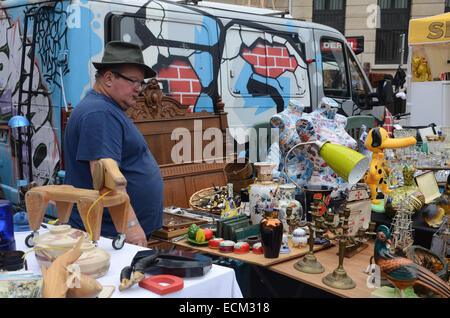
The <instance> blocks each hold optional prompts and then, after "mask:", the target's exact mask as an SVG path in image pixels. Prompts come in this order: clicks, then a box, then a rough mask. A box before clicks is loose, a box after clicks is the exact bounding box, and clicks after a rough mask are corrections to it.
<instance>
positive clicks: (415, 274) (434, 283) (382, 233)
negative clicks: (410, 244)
mask: <svg viewBox="0 0 450 318" xmlns="http://www.w3.org/2000/svg"><path fill="white" fill-rule="evenodd" d="M376 233H377V236H376V239H375V247H374V260H375V264H377V265H378V266H379V268H380V273H381V275H382V276H383V277H385V278H386V279H387V280H389V281H390V282H391V283H392V284H393V285H394V286H395V288H397V289H399V291H400V296H401V297H402V298H403V297H404V289H406V288H408V287H412V286H414V285H416V284H417V285H422V286H424V287H425V288H428V289H431V290H432V291H434V292H435V293H437V294H439V295H441V296H442V297H444V298H450V285H449V284H447V283H446V282H444V281H443V280H442V279H440V278H439V277H438V276H436V275H435V274H434V273H432V272H431V271H429V270H427V269H426V268H424V267H422V266H420V265H419V264H416V263H414V262H413V261H412V260H411V259H409V258H406V257H401V256H397V255H393V254H391V252H390V251H389V247H388V244H390V243H391V240H390V238H391V233H390V230H389V228H388V227H387V226H385V225H380V226H378V228H377V231H376Z"/></svg>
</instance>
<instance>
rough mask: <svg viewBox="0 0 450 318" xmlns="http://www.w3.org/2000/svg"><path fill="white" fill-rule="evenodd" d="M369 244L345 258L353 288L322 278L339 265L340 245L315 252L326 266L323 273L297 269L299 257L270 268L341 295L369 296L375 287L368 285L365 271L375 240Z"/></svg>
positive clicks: (345, 267) (346, 268)
mask: <svg viewBox="0 0 450 318" xmlns="http://www.w3.org/2000/svg"><path fill="white" fill-rule="evenodd" d="M368 245H369V246H368V247H367V248H366V249H364V250H362V251H361V252H360V253H358V254H356V255H354V256H353V257H351V258H344V264H343V265H344V269H345V270H346V272H347V275H348V276H350V278H351V279H352V280H353V281H354V282H355V283H356V287H355V288H353V289H337V288H333V287H329V286H327V285H325V284H324V283H323V282H322V278H323V277H325V276H326V275H328V274H330V273H332V272H333V271H334V270H335V269H336V268H337V266H338V261H339V260H338V255H337V252H338V250H339V248H338V246H333V247H332V248H329V249H325V250H323V251H318V252H315V253H314V255H315V256H316V257H317V260H318V261H319V262H320V264H322V266H323V267H324V268H325V271H324V272H323V273H321V274H307V273H304V272H300V271H299V270H297V269H295V267H294V264H295V263H297V262H298V261H299V259H293V260H290V261H286V262H282V263H278V264H274V265H271V266H269V267H268V269H270V270H272V271H274V272H277V273H279V274H283V275H285V276H288V277H290V278H293V279H295V280H298V281H300V282H303V283H306V284H308V285H311V286H313V287H316V288H320V289H322V290H325V291H326V292H329V293H332V294H335V295H337V296H339V297H343V298H369V297H370V296H371V293H372V292H373V291H375V289H373V288H369V287H368V283H367V282H368V280H369V278H370V276H369V275H368V274H366V273H364V272H363V271H365V270H366V269H367V268H368V266H369V264H370V257H371V256H372V255H373V247H374V243H373V241H370V242H368Z"/></svg>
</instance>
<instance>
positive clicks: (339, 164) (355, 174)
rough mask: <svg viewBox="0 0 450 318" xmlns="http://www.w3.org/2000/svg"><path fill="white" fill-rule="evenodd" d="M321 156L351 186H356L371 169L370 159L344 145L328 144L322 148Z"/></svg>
mask: <svg viewBox="0 0 450 318" xmlns="http://www.w3.org/2000/svg"><path fill="white" fill-rule="evenodd" d="M319 155H320V156H321V157H322V158H323V160H325V162H326V163H327V164H328V166H329V167H330V168H331V169H333V170H334V172H336V173H337V174H338V175H339V176H340V177H342V178H344V179H345V180H346V181H347V182H348V183H349V184H355V183H357V182H358V181H359V180H361V178H362V177H363V176H364V173H365V172H366V171H367V169H368V168H369V164H370V161H369V158H367V157H366V156H364V155H362V154H361V153H359V152H357V151H355V150H353V149H350V148H347V147H345V146H342V145H337V144H332V143H329V142H326V143H324V144H323V145H322V147H321V148H320V152H319Z"/></svg>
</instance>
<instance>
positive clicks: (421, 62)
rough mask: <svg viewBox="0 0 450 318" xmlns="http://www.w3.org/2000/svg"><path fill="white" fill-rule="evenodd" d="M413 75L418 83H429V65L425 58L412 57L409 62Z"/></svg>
mask: <svg viewBox="0 0 450 318" xmlns="http://www.w3.org/2000/svg"><path fill="white" fill-rule="evenodd" d="M411 65H412V67H413V74H414V77H416V78H417V79H418V80H419V81H420V82H425V81H431V70H430V65H428V61H427V59H426V58H425V57H420V56H417V55H416V56H414V57H413V58H412V61H411Z"/></svg>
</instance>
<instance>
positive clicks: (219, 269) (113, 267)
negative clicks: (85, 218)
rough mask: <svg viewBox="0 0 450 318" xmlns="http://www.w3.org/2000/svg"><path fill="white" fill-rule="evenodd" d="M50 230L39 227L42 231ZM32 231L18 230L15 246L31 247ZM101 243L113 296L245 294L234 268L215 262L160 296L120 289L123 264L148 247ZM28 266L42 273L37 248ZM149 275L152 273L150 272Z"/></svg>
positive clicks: (104, 278)
mask: <svg viewBox="0 0 450 318" xmlns="http://www.w3.org/2000/svg"><path fill="white" fill-rule="evenodd" d="M46 231H47V230H44V229H42V228H41V229H40V231H39V232H40V233H39V234H40V235H42V234H44V233H45V232H46ZM28 234H30V232H15V233H14V236H15V240H16V249H17V250H20V251H24V252H27V251H30V250H31V248H28V247H27V246H26V245H25V238H26V236H27V235H28ZM98 247H99V248H102V249H104V250H106V251H107V252H108V253H109V254H110V255H111V260H110V268H109V270H108V272H107V273H106V275H105V276H102V277H99V278H97V281H98V282H99V283H100V284H102V285H103V286H114V287H115V288H114V292H113V294H112V295H111V297H114V298H118V297H120V298H155V297H156V298H159V297H164V298H216V297H217V298H242V293H241V290H240V288H239V285H238V283H237V280H236V276H235V273H234V270H233V269H231V268H228V267H224V266H220V265H216V264H212V267H211V270H210V271H209V272H208V273H206V274H205V275H204V276H201V277H193V278H183V280H184V288H183V289H181V290H180V291H177V292H174V293H170V294H167V295H164V296H160V295H158V294H156V293H153V292H151V291H149V290H147V289H144V288H141V287H139V286H138V285H137V284H136V285H134V286H133V287H131V288H130V289H127V290H124V291H119V288H118V287H119V284H120V272H121V270H122V268H124V267H125V266H128V265H130V264H131V260H132V259H133V257H134V256H135V254H136V253H137V252H138V251H142V250H147V248H144V247H140V246H137V245H132V244H127V243H125V245H124V246H123V248H122V249H120V250H115V249H114V248H113V247H112V240H111V239H108V238H104V237H101V238H100V240H99V242H98ZM25 258H26V261H27V265H28V270H29V271H32V272H33V273H35V274H39V275H40V274H41V268H40V266H39V264H38V262H37V260H36V257H35V255H34V252H30V253H28V254H27V255H26V256H25ZM147 276H149V275H147Z"/></svg>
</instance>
